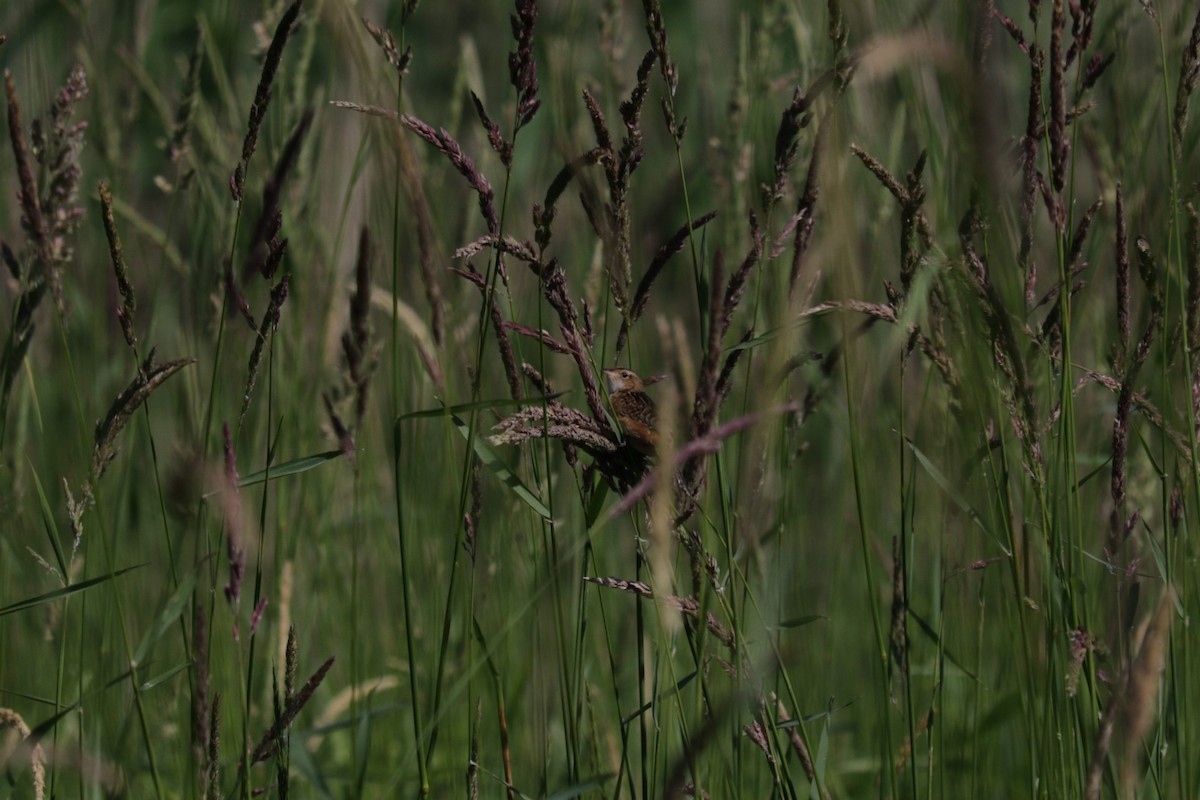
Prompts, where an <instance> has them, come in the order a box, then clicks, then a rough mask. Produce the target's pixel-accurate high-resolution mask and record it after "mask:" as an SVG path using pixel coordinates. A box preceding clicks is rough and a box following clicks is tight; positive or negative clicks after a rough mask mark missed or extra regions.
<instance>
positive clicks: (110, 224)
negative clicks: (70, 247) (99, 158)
mask: <svg viewBox="0 0 1200 800" xmlns="http://www.w3.org/2000/svg"><path fill="white" fill-rule="evenodd" d="M99 191H100V209H101V216H102V219H103V220H104V233H105V235H106V236H107V237H108V254H109V258H111V259H112V265H113V272H114V274H115V275H116V278H117V291H118V292H120V294H121V300H122V303H121V307H120V308H119V309H117V320H118V321H119V322H120V323H121V333H122V334H123V335H124V336H125V343H126V344H128V345H129V349H130V350H132V351H133V354H134V356H136V355H137V351H138V346H137V331H135V330H134V328H133V318H134V314H135V313H136V312H137V296H136V295H135V294H134V291H133V284H132V283H131V282H130V280H129V268H128V267H127V266H126V265H125V251H124V249H123V248H122V247H121V236H120V234H119V233H118V232H117V223H116V220H115V219H113V200H112V194H111V193H110V192H109V190H108V184H105V183H103V182H102V183H101V184H100V190H99Z"/></svg>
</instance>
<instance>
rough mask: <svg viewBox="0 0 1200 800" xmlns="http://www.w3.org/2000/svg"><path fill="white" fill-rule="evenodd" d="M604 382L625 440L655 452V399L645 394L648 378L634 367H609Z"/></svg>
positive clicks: (641, 451)
mask: <svg viewBox="0 0 1200 800" xmlns="http://www.w3.org/2000/svg"><path fill="white" fill-rule="evenodd" d="M603 373H604V383H605V385H606V386H607V388H608V397H609V400H610V401H611V402H612V409H613V413H614V414H615V415H616V418H617V422H618V423H620V425H621V430H622V431H623V432H624V434H625V441H626V442H627V443H628V444H629V445H631V446H632V447H633V448H634V449H635V450H637V451H638V452H640V453H642V454H643V455H647V456H652V455H654V453H655V450H656V449H657V448H658V431H657V430H656V429H655V424H654V423H655V410H654V401H653V400H651V399H650V396H649V395H647V394H646V392H645V389H646V382H645V381H644V380H642V378H641V377H640V376H639V375H638V374H637V373H636V372H634V371H633V370H631V369H625V368H623V367H610V368H608V369H606V370H603Z"/></svg>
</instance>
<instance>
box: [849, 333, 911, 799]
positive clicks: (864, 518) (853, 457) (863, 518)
mask: <svg viewBox="0 0 1200 800" xmlns="http://www.w3.org/2000/svg"><path fill="white" fill-rule="evenodd" d="M841 326H842V341H843V342H846V343H849V342H850V341H851V339H850V332H849V331H848V330H847V329H846V321H845V317H844V316H843V317H842V320H841ZM850 354H851V350H850V348H846V350H845V352H843V353H842V358H841V361H842V381H843V385H844V387H845V393H846V413H847V415H848V417H849V431H848V435H849V437H850V467H851V473H852V476H853V479H854V504H855V510H856V512H857V514H858V536H859V548H860V551H861V554H862V562H863V579H864V583H865V589H866V600H867V605H868V606H869V607H870V609H871V625H872V628H873V630H874V633H875V647H876V649H877V651H878V658H879V664H878V667H879V703H880V709H882V711H881V712H880V715H881V717H882V718H883V733H884V741H883V742H881V743H880V744H881V749H880V752H881V754H884V755H885V756H886V754H887V753H888V752H889V751H890V749H891V743H892V724H891V717H890V714H888V707H889V705H890V701H889V699H888V691H887V683H888V676H887V647H886V645H885V643H884V637H883V627H882V625H881V623H880V620H879V608H878V604H877V603H876V602H875V598H874V593H875V587H876V583H875V575H874V570H872V568H871V552H870V546H869V543H868V540H867V525H868V515H867V510H866V491H867V489H866V486H865V485H864V483H863V478H862V463H861V453H860V446H859V443H858V431H859V425H858V408H857V405H856V400H857V398H856V395H855V393H854V383H853V381H852V379H851V375H850ZM886 763H887V758H884V760H883V764H885V765H886ZM882 771H883V772H884V773H886V774H887V776H888V777H887V782H888V786H889V791H890V793H891V795H892V796H893V797H896V796H897V787H896V775H895V771H894V770H891V769H888V768H887V767H886V766H883V767H882Z"/></svg>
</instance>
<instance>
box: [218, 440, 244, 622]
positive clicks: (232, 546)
mask: <svg viewBox="0 0 1200 800" xmlns="http://www.w3.org/2000/svg"><path fill="white" fill-rule="evenodd" d="M223 430H224V435H225V475H224V478H225V485H224V486H223V487H222V489H223V491H222V492H221V495H220V498H221V505H222V506H223V508H224V511H225V515H224V516H225V554H226V557H227V558H228V559H229V581H228V582H227V583H226V584H225V601H226V602H227V603H229V606H230V608H231V609H233V612H234V618H235V621H234V639H237V622H236V618H237V606H238V601H239V599H240V598H241V596H242V579H243V578H245V576H246V548H245V546H244V545H243V544H242V542H243V540H244V538H245V535H244V531H243V526H242V495H241V490H240V489H239V487H238V483H239V479H238V471H237V455H236V454H235V453H234V450H233V435H232V434H231V433H230V432H229V425H228V424H226V425H224V426H223Z"/></svg>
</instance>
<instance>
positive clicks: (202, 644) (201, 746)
mask: <svg viewBox="0 0 1200 800" xmlns="http://www.w3.org/2000/svg"><path fill="white" fill-rule="evenodd" d="M192 671H193V675H194V679H193V680H194V683H193V688H192V759H193V762H194V763H195V765H196V768H197V770H198V775H197V776H196V777H197V784H198V789H199V795H198V796H199V797H208V796H209V794H208V791H209V789H208V781H209V778H210V774H211V772H210V771H211V769H212V765H211V764H209V762H208V758H209V742H210V741H211V739H212V730H211V728H209V726H210V725H211V724H212V723H213V711H212V708H213V699H212V681H211V674H210V673H209V649H208V618H207V616H206V615H205V612H204V603H195V604H194V605H193V606H192Z"/></svg>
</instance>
